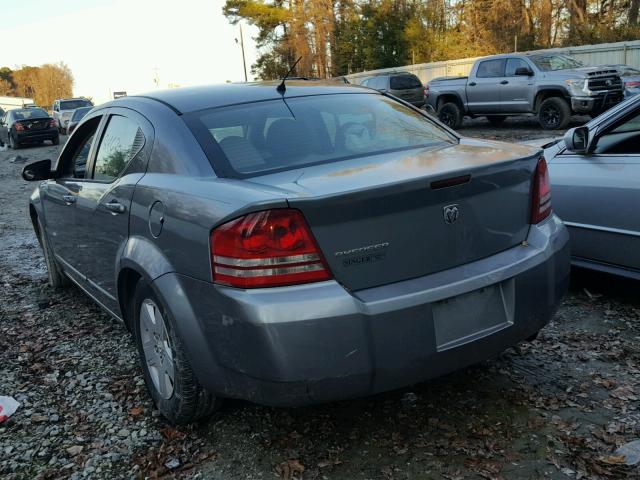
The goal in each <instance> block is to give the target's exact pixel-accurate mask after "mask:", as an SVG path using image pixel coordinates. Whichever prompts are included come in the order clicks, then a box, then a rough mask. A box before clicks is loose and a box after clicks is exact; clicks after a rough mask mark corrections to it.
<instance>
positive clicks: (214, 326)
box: [153, 215, 569, 406]
mask: <svg viewBox="0 0 640 480" xmlns="http://www.w3.org/2000/svg"><path fill="white" fill-rule="evenodd" d="M568 241H569V236H568V233H567V231H566V229H565V227H564V225H563V224H562V222H561V221H560V220H559V219H558V218H557V217H556V216H555V215H553V216H552V217H550V218H549V219H548V220H546V221H545V222H543V223H541V224H539V225H537V226H532V228H531V230H530V233H529V237H528V245H526V246H518V247H514V248H512V249H509V250H507V251H504V252H501V253H499V254H496V255H494V256H492V257H488V258H485V259H482V260H479V261H476V262H473V263H470V264H467V265H463V266H460V267H456V268H452V269H450V270H446V271H442V272H438V273H435V274H431V275H428V276H424V277H420V278H416V279H412V280H408V281H404V282H398V283H395V284H391V285H386V286H382V287H376V288H371V289H366V290H361V291H358V292H353V293H349V292H347V291H346V290H345V289H344V288H343V287H342V286H341V285H339V284H338V283H337V282H334V281H328V282H322V283H316V284H310V285H304V286H297V287H282V288H272V289H256V290H237V289H232V288H225V287H221V286H217V285H214V284H212V283H208V282H203V281H200V280H195V279H193V278H190V277H185V276H181V275H178V274H173V273H172V274H166V275H163V276H162V277H159V278H158V279H156V280H155V281H154V282H153V286H154V288H155V289H156V291H157V293H158V294H159V295H160V298H162V299H163V300H164V301H165V302H166V303H167V306H168V307H169V308H170V310H171V311H172V312H173V314H174V316H175V318H177V319H178V320H177V322H176V323H177V329H178V333H179V335H180V336H181V338H182V339H183V341H184V343H185V345H186V348H187V353H188V355H189V357H190V360H191V362H192V365H193V368H194V371H195V373H196V375H197V377H198V379H199V380H200V382H201V383H202V384H203V385H204V386H205V388H207V389H208V390H210V391H212V392H215V393H217V394H219V395H222V396H228V397H236V398H244V399H247V400H251V401H255V402H258V403H264V404H271V405H281V406H288V405H304V404H310V403H317V402H325V401H332V400H339V399H345V398H351V397H357V396H364V395H369V394H372V393H377V392H382V391H385V390H391V389H395V388H399V387H403V386H407V385H411V384H414V383H417V382H421V381H424V380H426V379H429V378H432V377H436V376H439V375H442V374H445V373H447V372H450V371H453V370H456V369H459V368H462V367H465V366H467V365H470V364H473V363H476V362H478V361H482V360H484V359H487V358H489V357H491V356H494V355H496V354H498V353H500V352H501V351H502V350H504V349H505V348H508V347H509V346H512V345H514V344H516V343H518V342H520V341H522V340H524V339H526V338H528V337H530V336H531V335H533V334H535V333H536V332H537V331H538V330H540V329H541V328H542V327H543V326H544V325H545V324H546V323H547V322H548V321H549V319H550V318H551V316H552V314H553V312H554V311H555V308H556V306H557V305H558V303H559V301H560V299H561V297H562V295H563V294H564V292H565V290H566V288H567V286H568V278H569V243H568ZM498 284H500V285H506V284H508V285H509V286H510V287H509V288H510V289H511V293H510V294H509V295H512V297H510V298H511V301H512V306H513V309H512V317H511V320H512V321H511V323H509V324H508V325H507V326H503V327H500V328H499V329H497V330H496V329H494V330H492V331H491V332H486V334H484V333H483V334H480V335H476V336H475V338H474V339H473V340H469V341H468V342H467V343H465V342H464V341H463V342H458V345H457V346H455V347H452V348H448V349H444V348H443V347H442V344H440V347H439V346H438V342H437V339H436V337H437V335H438V333H437V332H436V328H437V327H436V326H435V323H434V307H435V308H438V307H437V305H438V302H440V301H442V300H445V299H449V298H452V297H455V296H457V295H462V294H465V293H468V292H474V291H477V290H479V289H483V288H487V287H491V286H492V285H498ZM483 335H484V336H483ZM454 343H455V342H454Z"/></svg>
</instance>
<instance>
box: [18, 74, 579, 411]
mask: <svg viewBox="0 0 640 480" xmlns="http://www.w3.org/2000/svg"><path fill="white" fill-rule="evenodd" d="M540 154H541V151H540V150H538V149H533V148H530V147H524V146H516V145H508V144H502V143H496V142H482V141H478V140H471V139H464V138H461V137H459V136H458V135H457V134H456V133H455V132H453V131H451V130H449V129H447V128H446V127H444V126H443V125H441V124H439V123H438V122H437V121H434V120H433V119H431V118H430V117H428V116H427V115H426V114H425V113H424V112H421V111H420V110H418V109H416V108H414V107H412V106H410V105H409V104H407V103H404V102H402V101H399V100H397V99H394V98H391V97H389V96H386V95H384V94H381V93H380V92H376V91H372V90H371V89H367V88H364V87H357V86H348V85H336V84H335V83H327V84H322V83H321V82H304V81H297V82H291V81H290V82H287V84H286V85H284V84H283V85H280V86H278V84H275V83H265V84H238V85H234V84H230V85H223V86H217V87H199V88H189V89H176V90H170V91H166V92H162V91H159V92H154V93H152V94H149V95H142V96H137V97H126V98H121V99H118V100H115V101H113V102H111V103H108V104H104V105H101V106H99V107H96V108H95V109H94V110H92V111H91V112H90V113H88V114H87V116H86V117H85V118H84V119H83V120H82V122H81V123H80V124H79V125H78V127H77V128H76V130H75V132H74V134H73V135H72V136H71V137H70V138H69V140H68V142H67V144H66V145H65V147H64V149H63V150H62V153H61V154H60V157H59V158H58V160H57V162H55V163H53V164H52V162H50V161H48V160H45V161H41V162H37V163H34V164H31V165H28V166H26V167H25V169H24V171H23V178H25V179H27V180H37V181H39V182H40V183H39V184H38V187H37V188H36V190H35V191H34V193H33V195H32V196H31V201H30V207H29V211H30V214H31V219H32V221H33V226H34V228H35V231H36V234H37V236H38V238H39V240H40V243H41V245H42V248H43V250H44V255H45V259H46V262H47V266H48V270H49V280H50V283H51V284H52V285H53V286H54V287H61V286H64V285H66V284H67V283H68V281H69V280H70V281H72V282H73V283H75V284H76V285H78V286H79V287H80V288H81V289H82V290H84V291H85V292H86V293H87V294H88V295H89V296H90V297H91V298H93V300H94V301H95V302H96V303H97V304H98V305H100V306H101V307H102V308H103V309H104V310H105V311H106V312H108V313H109V314H111V315H112V316H114V317H116V318H118V319H121V320H122V321H123V322H124V323H125V324H126V326H127V327H128V328H129V329H130V330H131V331H132V333H133V335H134V337H135V339H136V343H137V345H138V349H139V352H140V357H141V361H142V366H143V371H144V377H145V382H146V385H147V387H148V389H149V392H150V394H151V396H152V398H153V400H154V402H155V404H156V405H157V407H158V409H159V410H160V411H161V412H162V413H163V414H164V415H165V416H166V417H167V418H168V419H169V420H171V421H172V422H175V423H184V422H190V421H193V420H196V419H198V418H202V417H205V416H207V415H208V414H210V413H211V412H212V411H213V410H214V409H215V408H216V406H217V405H218V404H219V399H220V398H223V397H235V398H243V399H248V400H251V401H255V402H260V403H265V404H271V405H303V404H309V403H314V402H324V401H330V400H337V399H345V398H351V397H355V396H362V395H368V394H371V393H375V392H382V391H385V390H389V389H394V388H398V387H402V386H405V385H410V384H412V383H416V382H420V381H423V380H425V379H428V378H431V377H434V376H437V375H442V374H444V373H446V372H450V371H452V370H455V369H458V368H462V367H464V366H466V365H469V364H472V363H474V362H478V361H480V360H483V359H486V358H488V357H490V356H492V355H496V354H498V353H499V352H500V351H502V350H503V349H505V348H507V347H509V346H511V345H514V344H516V343H518V342H520V341H522V340H524V339H527V338H531V337H532V336H535V335H536V333H537V332H538V331H539V330H540V329H541V328H542V327H543V326H544V325H545V324H546V323H547V322H548V321H549V319H550V317H551V315H552V314H553V312H554V310H555V308H556V306H557V305H558V302H559V300H560V298H561V297H562V295H563V293H564V292H565V289H566V287H567V281H568V272H569V249H568V233H567V231H566V229H565V228H564V226H563V224H562V222H561V221H560V220H559V219H558V217H556V216H555V215H554V214H553V213H552V209H551V198H550V192H549V178H548V175H547V166H546V163H545V161H544V159H542V158H541V156H540Z"/></svg>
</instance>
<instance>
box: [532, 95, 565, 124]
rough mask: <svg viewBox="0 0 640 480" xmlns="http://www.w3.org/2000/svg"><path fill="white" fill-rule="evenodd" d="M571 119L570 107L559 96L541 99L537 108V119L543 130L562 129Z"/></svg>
mask: <svg viewBox="0 0 640 480" xmlns="http://www.w3.org/2000/svg"><path fill="white" fill-rule="evenodd" d="M569 120H571V108H569V105H568V104H567V102H566V101H565V100H564V99H562V98H560V97H551V98H547V99H546V100H543V101H542V103H540V107H539V108H538V121H539V122H540V125H541V126H542V128H544V129H545V130H562V129H564V128H567V125H569Z"/></svg>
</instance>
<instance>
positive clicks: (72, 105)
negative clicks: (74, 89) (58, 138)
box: [51, 97, 93, 133]
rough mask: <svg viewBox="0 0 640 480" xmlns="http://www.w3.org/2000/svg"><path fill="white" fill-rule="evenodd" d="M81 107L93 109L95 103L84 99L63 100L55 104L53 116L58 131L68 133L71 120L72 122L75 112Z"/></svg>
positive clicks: (56, 101)
mask: <svg viewBox="0 0 640 480" xmlns="http://www.w3.org/2000/svg"><path fill="white" fill-rule="evenodd" d="M81 107H93V103H91V100H89V99H87V98H83V97H81V98H61V99H58V100H55V101H54V102H53V107H52V108H51V110H52V113H51V116H52V117H53V118H54V120H55V121H56V123H57V124H58V131H59V132H60V133H66V132H67V126H68V125H69V120H71V117H72V116H73V111H74V110H75V109H76V108H81Z"/></svg>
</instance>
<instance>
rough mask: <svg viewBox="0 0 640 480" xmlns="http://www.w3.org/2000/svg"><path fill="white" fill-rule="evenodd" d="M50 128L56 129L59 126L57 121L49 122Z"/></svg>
mask: <svg viewBox="0 0 640 480" xmlns="http://www.w3.org/2000/svg"><path fill="white" fill-rule="evenodd" d="M49 126H50V127H51V128H56V127H57V126H58V124H57V123H56V121H55V120H54V119H53V118H52V119H51V120H49Z"/></svg>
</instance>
